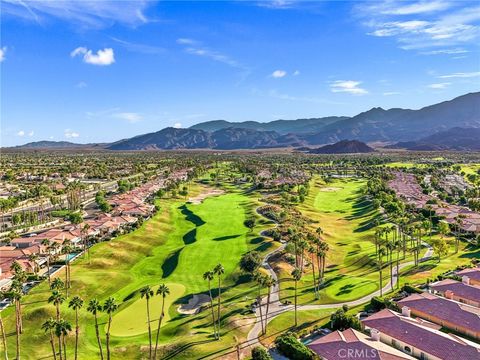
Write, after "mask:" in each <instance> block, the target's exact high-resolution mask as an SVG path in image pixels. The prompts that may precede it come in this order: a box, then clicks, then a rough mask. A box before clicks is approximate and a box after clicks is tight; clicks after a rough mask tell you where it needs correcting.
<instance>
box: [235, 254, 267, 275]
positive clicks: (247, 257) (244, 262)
mask: <svg viewBox="0 0 480 360" xmlns="http://www.w3.org/2000/svg"><path fill="white" fill-rule="evenodd" d="M261 264H262V256H261V255H260V253H259V252H258V251H249V252H247V253H246V254H244V255H243V256H242V258H241V259H240V268H241V269H242V270H243V271H245V272H247V273H253V272H254V271H255V270H257V269H258V268H259V267H260V265H261Z"/></svg>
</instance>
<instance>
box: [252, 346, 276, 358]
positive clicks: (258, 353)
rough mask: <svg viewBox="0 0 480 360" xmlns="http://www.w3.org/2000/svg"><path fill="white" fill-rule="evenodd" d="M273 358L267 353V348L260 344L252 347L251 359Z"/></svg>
mask: <svg viewBox="0 0 480 360" xmlns="http://www.w3.org/2000/svg"><path fill="white" fill-rule="evenodd" d="M272 359H273V358H272V357H271V356H270V354H269V353H268V351H267V349H265V348H264V347H262V346H255V347H254V348H253V349H252V360H272Z"/></svg>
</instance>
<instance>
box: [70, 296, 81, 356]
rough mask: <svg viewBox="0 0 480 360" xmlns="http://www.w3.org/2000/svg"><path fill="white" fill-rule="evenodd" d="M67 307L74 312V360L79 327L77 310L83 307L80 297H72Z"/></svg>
mask: <svg viewBox="0 0 480 360" xmlns="http://www.w3.org/2000/svg"><path fill="white" fill-rule="evenodd" d="M68 307H69V308H72V309H73V310H75V360H77V354H78V333H79V330H80V327H79V326H78V310H80V309H81V308H82V307H83V299H82V298H81V297H80V296H74V297H73V298H72V300H70V302H69V303H68Z"/></svg>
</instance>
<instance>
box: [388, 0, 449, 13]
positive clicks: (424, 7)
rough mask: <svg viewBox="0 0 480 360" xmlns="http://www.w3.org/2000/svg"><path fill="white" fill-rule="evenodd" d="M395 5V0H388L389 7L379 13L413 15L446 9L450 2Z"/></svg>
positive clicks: (420, 2)
mask: <svg viewBox="0 0 480 360" xmlns="http://www.w3.org/2000/svg"><path fill="white" fill-rule="evenodd" d="M395 5H397V4H396V3H395V2H390V7H387V8H386V9H385V10H383V11H381V13H382V14H387V15H413V14H422V13H431V12H436V11H441V10H446V9H448V8H450V7H451V6H452V3H451V2H447V1H419V2H416V3H413V4H408V5H401V6H395ZM398 5H400V4H398ZM387 6H388V5H387Z"/></svg>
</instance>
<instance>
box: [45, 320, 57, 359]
mask: <svg viewBox="0 0 480 360" xmlns="http://www.w3.org/2000/svg"><path fill="white" fill-rule="evenodd" d="M55 324H56V322H55V319H54V318H52V317H51V318H50V319H48V320H46V321H45V322H44V323H43V324H42V329H43V330H45V332H49V333H50V345H51V347H52V353H53V360H57V352H56V351H55V339H54V338H53V330H54V329H55Z"/></svg>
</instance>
